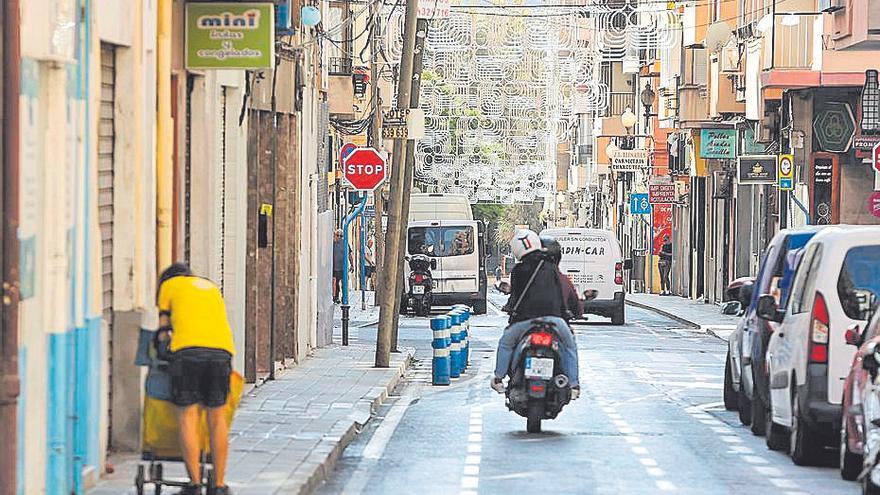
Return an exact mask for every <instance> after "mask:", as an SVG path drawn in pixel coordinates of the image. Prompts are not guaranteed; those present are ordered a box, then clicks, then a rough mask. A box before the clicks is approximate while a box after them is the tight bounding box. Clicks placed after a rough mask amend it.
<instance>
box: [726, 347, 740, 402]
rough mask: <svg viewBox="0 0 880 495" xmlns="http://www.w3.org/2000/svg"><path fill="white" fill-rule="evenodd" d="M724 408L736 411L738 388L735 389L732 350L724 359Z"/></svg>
mask: <svg viewBox="0 0 880 495" xmlns="http://www.w3.org/2000/svg"><path fill="white" fill-rule="evenodd" d="M724 362H725V363H726V364H725V365H724V408H725V409H727V410H728V411H736V407H737V403H736V390H734V389H733V373H732V372H731V371H730V350H728V351H727V359H725V360H724Z"/></svg>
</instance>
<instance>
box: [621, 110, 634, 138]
mask: <svg viewBox="0 0 880 495" xmlns="http://www.w3.org/2000/svg"><path fill="white" fill-rule="evenodd" d="M637 121H638V117H636V114H634V113H633V111H632V108H630V107H626V110H624V111H623V113H622V114H621V115H620V123H621V124H623V127H625V128H626V133H627V135H629V134H632V129H633V127H635V126H636V122H637Z"/></svg>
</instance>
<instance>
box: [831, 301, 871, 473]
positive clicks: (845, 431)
mask: <svg viewBox="0 0 880 495" xmlns="http://www.w3.org/2000/svg"><path fill="white" fill-rule="evenodd" d="M873 313H874V318H873V319H872V320H871V322H870V323H869V324H868V325H867V327H866V328H865V329H864V331H860V330H861V329H860V328H859V326H858V325H853V326H851V327H850V328H848V329H847V330H846V334H845V337H844V338H845V340H846V343H847V344H850V345H853V346H855V347H857V348H858V350H857V351H856V355H855V357H853V361H852V365H851V366H850V369H849V374H848V375H847V376H846V381H845V382H844V384H843V402H842V404H843V407H842V408H841V409H842V414H843V419H842V420H841V422H840V476H841V477H842V478H843V479H845V480H849V481H854V480H855V479H856V478H858V476H859V473H861V472H862V456H863V454H864V447H865V433H866V432H867V431H868V428H870V427H871V425H870V424H868V423H867V422H866V421H865V415H864V409H863V405H864V404H865V403H866V402H867V400H868V394H871V393H872V383H871V376H870V374H869V373H868V371H867V370H865V369H864V367H863V366H862V362H863V358H864V357H865V356H866V355H867V354H870V353H871V352H872V351H873V349H874V347H875V346H876V344H877V343H880V312H877V309H876V307H875V308H874V309H873ZM872 344H874V345H872Z"/></svg>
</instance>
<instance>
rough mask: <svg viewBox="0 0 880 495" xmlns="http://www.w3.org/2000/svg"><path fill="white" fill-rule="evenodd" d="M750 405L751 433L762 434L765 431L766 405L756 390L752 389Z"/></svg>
mask: <svg viewBox="0 0 880 495" xmlns="http://www.w3.org/2000/svg"><path fill="white" fill-rule="evenodd" d="M750 405H751V409H752V428H751V429H752V434H753V435H755V436H759V437H760V436H764V435H765V434H766V433H767V406H765V405H764V401H763V400H761V396H760V395H758V391H757V390H753V391H752V400H751V402H750Z"/></svg>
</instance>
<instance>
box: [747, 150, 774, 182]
mask: <svg viewBox="0 0 880 495" xmlns="http://www.w3.org/2000/svg"><path fill="white" fill-rule="evenodd" d="M776 162H777V159H776V157H775V156H769V155H768V156H764V155H757V156H741V157H739V161H738V163H737V178H738V179H739V183H740V184H776V182H777V181H778V180H779V174H778V170H779V169H778V166H777V163H776Z"/></svg>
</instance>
